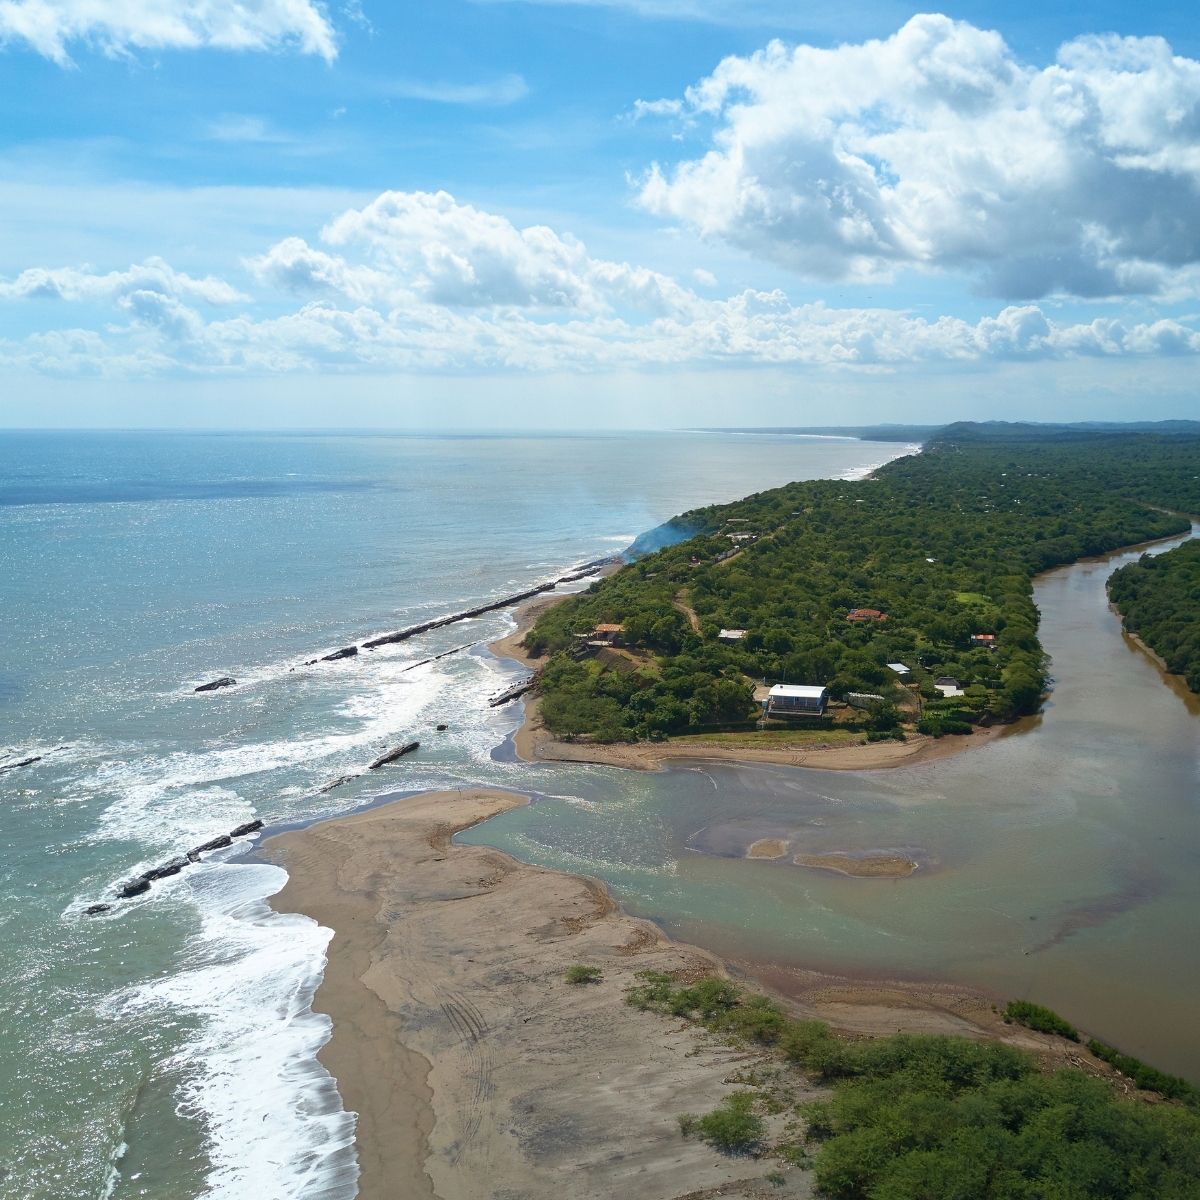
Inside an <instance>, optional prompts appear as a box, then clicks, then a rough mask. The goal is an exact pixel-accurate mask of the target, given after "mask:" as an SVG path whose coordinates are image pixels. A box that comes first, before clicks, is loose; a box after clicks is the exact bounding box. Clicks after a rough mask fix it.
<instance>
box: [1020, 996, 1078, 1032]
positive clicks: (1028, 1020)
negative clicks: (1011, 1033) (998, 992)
mask: <svg viewBox="0 0 1200 1200" xmlns="http://www.w3.org/2000/svg"><path fill="white" fill-rule="evenodd" d="M1004 1020H1005V1021H1006V1022H1007V1023H1008V1024H1009V1025H1011V1024H1013V1022H1014V1021H1015V1022H1016V1023H1017V1024H1018V1025H1024V1026H1025V1027H1026V1029H1036V1030H1037V1032H1038V1033H1056V1034H1058V1036H1059V1037H1065V1038H1070V1039H1071V1041H1073V1042H1077V1041H1079V1030H1078V1029H1076V1028H1075V1026H1074V1025H1072V1024H1071V1023H1070V1022H1069V1021H1065V1020H1063V1018H1062V1017H1060V1016H1059V1015H1058V1013H1056V1012H1055V1011H1054V1010H1053V1009H1051V1008H1046V1007H1045V1006H1044V1005H1041V1004H1033V1003H1031V1002H1030V1001H1029V1000H1010V1001H1009V1002H1008V1006H1007V1007H1006V1008H1005V1010H1004Z"/></svg>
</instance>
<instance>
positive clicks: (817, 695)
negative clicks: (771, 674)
mask: <svg viewBox="0 0 1200 1200" xmlns="http://www.w3.org/2000/svg"><path fill="white" fill-rule="evenodd" d="M827 691H829V689H828V688H825V687H817V686H816V685H815V684H811V683H777V684H776V685H775V686H774V687H773V688H772V689H771V692H770V694H771V695H772V696H791V697H794V698H795V699H797V700H821V699H823V698H824V696H825V693H826V692H827Z"/></svg>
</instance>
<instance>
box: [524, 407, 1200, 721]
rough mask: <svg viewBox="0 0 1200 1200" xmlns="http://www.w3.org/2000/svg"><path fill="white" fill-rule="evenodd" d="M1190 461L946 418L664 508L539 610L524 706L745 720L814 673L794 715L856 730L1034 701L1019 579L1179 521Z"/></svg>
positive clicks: (1198, 482)
mask: <svg viewBox="0 0 1200 1200" xmlns="http://www.w3.org/2000/svg"><path fill="white" fill-rule="evenodd" d="M1198 461H1200V438H1197V437H1194V436H1190V435H1185V434H1178V435H1174V436H1161V435H1156V434H1113V433H1106V432H1099V433H1097V432H1088V433H1082V432H1071V433H1069V434H1063V435H1061V436H1058V437H1055V436H1050V435H1047V436H1043V437H1041V438H1038V437H1036V436H1033V435H1029V434H1028V432H1027V431H1026V430H1024V429H1023V427H1019V426H1017V427H1013V426H1001V427H997V428H993V427H987V426H953V427H950V428H949V429H948V430H946V431H943V433H942V434H940V435H938V436H937V437H935V438H934V439H933V440H932V441H931V442H930V443H929V445H928V446H927V447H926V449H925V451H924V452H923V453H921V454H919V455H912V456H908V457H905V458H902V459H898V460H896V461H893V462H892V463H889V464H888V465H887V466H886V467H884V468H882V469H881V470H880V471H879V472H877V475H876V477H875V478H873V479H870V480H861V481H844V480H813V481H808V482H801V483H793V484H789V485H787V486H785V487H782V488H776V489H772V490H771V491H767V492H762V493H758V494H755V495H752V496H749V497H746V498H745V499H743V500H739V501H736V502H734V503H732V504H724V505H715V506H711V507H708V508H702V509H697V510H695V511H693V512H689V513H685V514H683V515H682V516H680V517H677V518H675V519H674V520H673V521H671V522H668V523H667V525H666V526H664V527H662V528H661V529H659V530H655V531H652V533H651V534H650V535H648V536H646V537H644V538H642V539H639V544H638V545H639V549H640V550H648V551H649V552H646V553H642V554H641V556H640V557H638V558H637V560H636V561H634V562H632V563H630V564H629V565H627V566H625V567H624V568H622V569H621V570H620V571H618V572H617V573H615V574H614V575H612V576H610V577H608V578H606V579H603V580H600V581H598V582H597V583H595V584H593V585H592V586H591V587H590V588H589V589H588V590H587V591H586V592H584V593H581V594H580V595H578V596H575V597H572V598H571V599H569V600H567V601H564V602H563V603H562V604H559V605H556V606H555V607H553V608H551V609H549V610H548V611H547V612H545V613H544V614H542V616H541V617H540V618H539V619H538V621H537V622H536V624H535V625H534V627H533V629H532V630H531V631H530V632H529V634H528V635H527V637H526V641H525V644H526V646H527V647H528V648H529V649H530V650H531V651H532V652H534V653H539V654H548V655H549V656H550V657H549V661H548V662H547V665H546V667H545V669H544V670H543V672H542V675H541V678H540V682H539V686H540V690H541V695H542V704H541V713H542V719H543V720H544V722H545V724H546V726H547V728H548V729H549V730H550V731H551V732H552V733H554V734H555V735H556V736H559V737H562V738H567V739H573V738H580V737H587V738H591V739H594V740H597V741H603V742H613V741H628V740H634V739H641V738H647V739H661V738H664V737H668V736H673V737H676V736H680V735H686V734H697V733H704V732H709V731H716V730H724V731H733V732H737V731H749V730H753V729H755V728H756V718H757V717H758V716H759V713H760V709H759V707H758V705H757V703H756V696H755V688H756V686H757V687H758V688H760V689H761V688H762V687H763V686H764V685H770V684H776V683H788V684H810V685H819V686H824V687H827V688H828V689H829V698H830V700H831V701H832V706H831V707H830V708H829V709H828V710H827V711H826V712H825V713H823V714H821V715H813V716H806V717H803V718H801V719H800V721H799V724H800V726H801V727H802V728H804V729H806V730H813V729H828V730H830V731H834V730H836V731H838V732H840V733H843V734H846V733H853V734H855V735H856V736H857V737H858V738H859V740H863V741H865V740H867V739H873V740H877V739H879V738H886V737H901V738H902V737H903V736H904V735H905V731H906V730H915V731H917V732H920V733H923V734H928V735H931V736H940V735H942V734H946V733H962V732H968V731H970V730H971V729H972V728H973V727H974V726H976V725H979V724H987V723H990V722H993V721H1005V720H1011V719H1013V718H1015V717H1018V716H1021V715H1023V714H1027V713H1031V712H1034V711H1036V709H1037V708H1038V706H1039V704H1040V702H1041V698H1042V696H1043V694H1044V692H1045V690H1046V686H1047V676H1046V662H1045V656H1044V653H1043V651H1042V647H1041V644H1040V642H1039V640H1038V636H1037V625H1038V614H1037V610H1036V608H1035V606H1034V604H1033V600H1032V579H1033V576H1034V575H1035V574H1037V573H1038V572H1039V571H1044V570H1046V569H1048V568H1050V567H1054V566H1058V565H1061V564H1064V563H1068V562H1072V561H1074V560H1076V559H1078V558H1081V557H1084V556H1087V555H1093V554H1100V553H1104V552H1106V551H1110V550H1114V549H1117V548H1119V547H1122V546H1128V545H1134V544H1137V543H1139V542H1143V541H1149V540H1151V539H1154V538H1160V537H1164V536H1167V535H1170V534H1174V533H1179V532H1183V531H1184V530H1186V529H1187V528H1188V522H1187V520H1186V519H1185V518H1184V517H1181V516H1179V515H1178V513H1179V512H1193V513H1195V512H1200V477H1198V473H1197V469H1196V466H1197V462H1198ZM651 547H654V548H653V549H651ZM600 627H605V628H606V632H604V634H603V636H602V637H600V638H597V636H596V631H597V629H598V628H600ZM722 631H725V632H724V636H723V634H722ZM897 665H898V666H900V667H904V668H905V670H904V671H898V670H896V669H895V667H896V666H897ZM946 681H949V684H947V683H946ZM761 694H762V692H761V690H760V691H759V695H760V696H761ZM796 724H797V722H796V721H795V720H793V721H792V723H791V726H790V727H792V728H795V727H796ZM775 727H776V726H775V723H773V722H772V723H768V725H767V726H766V728H765V732H767V733H770V732H772V730H773V729H774V728H775ZM778 727H779V728H781V729H782V728H783V727H784V726H783V725H782V723H780V724H779V725H778Z"/></svg>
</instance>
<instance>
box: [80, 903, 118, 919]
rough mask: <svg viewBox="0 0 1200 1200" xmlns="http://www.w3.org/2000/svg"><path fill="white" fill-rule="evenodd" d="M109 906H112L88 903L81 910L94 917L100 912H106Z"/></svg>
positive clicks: (110, 906)
mask: <svg viewBox="0 0 1200 1200" xmlns="http://www.w3.org/2000/svg"><path fill="white" fill-rule="evenodd" d="M110 908H112V905H111V904H89V905H88V906H87V908H85V909H84V910H83V911H84V912H85V913H87V915H88V916H89V917H95V916H99V914H100V913H102V912H108V910H109V909H110Z"/></svg>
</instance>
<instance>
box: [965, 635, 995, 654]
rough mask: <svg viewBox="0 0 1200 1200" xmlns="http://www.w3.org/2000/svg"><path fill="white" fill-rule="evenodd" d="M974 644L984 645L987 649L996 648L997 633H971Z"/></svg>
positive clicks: (972, 643)
mask: <svg viewBox="0 0 1200 1200" xmlns="http://www.w3.org/2000/svg"><path fill="white" fill-rule="evenodd" d="M971 645H972V646H983V647H984V649H986V650H995V648H996V635H995V634H994V633H973V634H971Z"/></svg>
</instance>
